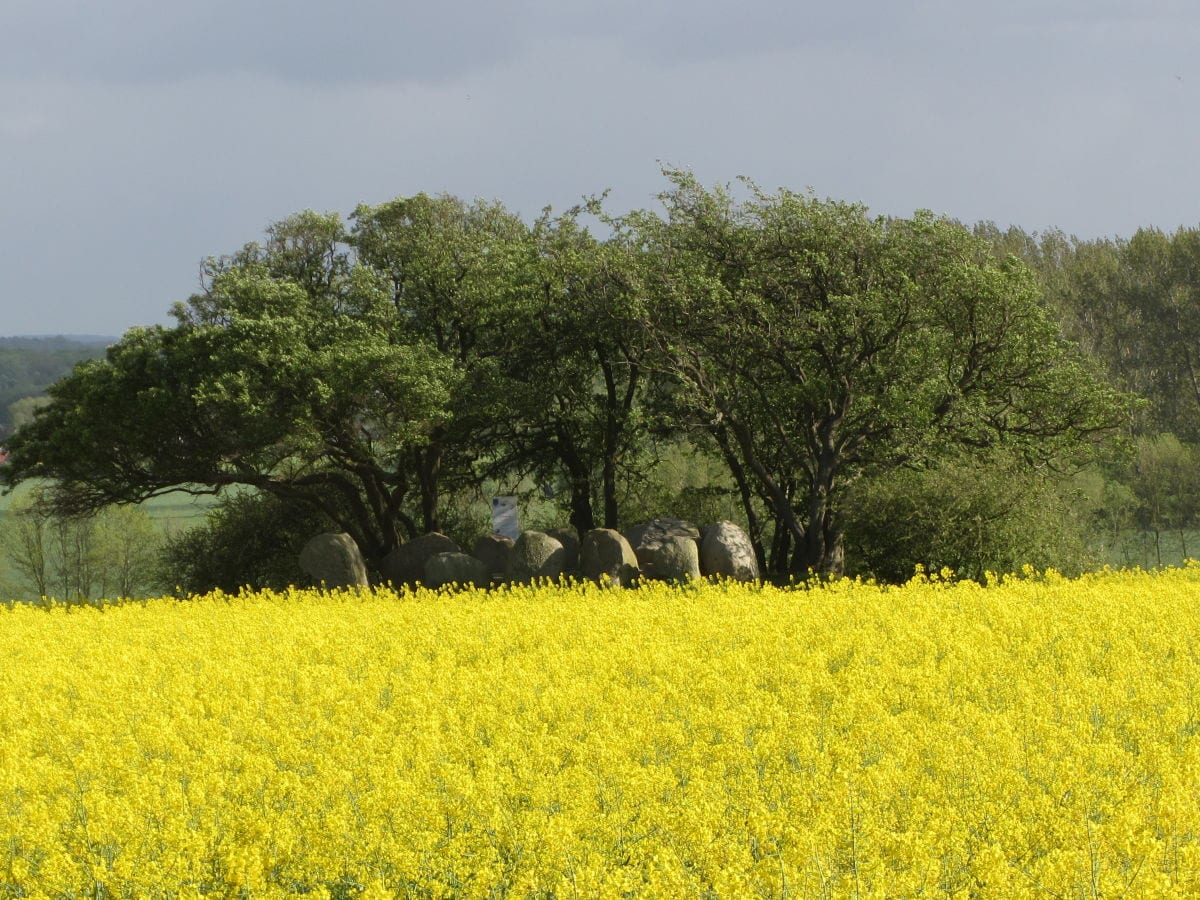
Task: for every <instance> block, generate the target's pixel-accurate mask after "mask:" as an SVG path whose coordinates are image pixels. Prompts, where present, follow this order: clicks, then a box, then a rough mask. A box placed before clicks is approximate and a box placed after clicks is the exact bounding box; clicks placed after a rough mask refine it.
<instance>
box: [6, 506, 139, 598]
mask: <svg viewBox="0 0 1200 900" xmlns="http://www.w3.org/2000/svg"><path fill="white" fill-rule="evenodd" d="M160 541H161V539H160V536H159V533H158V531H157V530H156V529H155V528H154V525H153V523H152V522H151V520H150V517H149V516H148V515H147V514H146V512H145V511H144V510H142V509H139V508H136V507H129V506H110V507H106V508H104V509H101V510H99V511H98V512H96V513H94V514H91V515H86V516H64V515H60V514H57V513H55V512H54V510H53V509H52V508H51V507H50V505H49V504H48V503H46V502H45V497H44V495H43V494H42V493H40V492H36V491H35V492H33V493H31V494H30V495H29V496H28V497H26V498H23V499H22V500H20V501H18V502H17V503H14V504H13V505H12V506H11V507H10V508H9V509H8V511H7V512H6V513H5V518H4V527H3V529H0V552H3V554H4V556H5V559H6V562H7V563H8V566H7V569H8V571H9V572H10V573H13V574H15V576H16V578H15V580H14V582H13V583H12V584H9V585H6V586H5V593H6V594H7V595H8V596H11V597H17V598H20V599H37V598H40V597H54V598H56V599H59V600H65V601H76V600H96V599H101V598H118V597H145V596H149V595H151V594H153V593H157V592H158V591H159V590H160V588H161V586H162V583H161V582H160V581H159V580H158V577H157V569H156V559H157V551H158V547H159V544H160Z"/></svg>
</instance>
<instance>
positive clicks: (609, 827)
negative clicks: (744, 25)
mask: <svg viewBox="0 0 1200 900" xmlns="http://www.w3.org/2000/svg"><path fill="white" fill-rule="evenodd" d="M1198 690H1200V568H1187V569H1183V570H1172V571H1168V572H1166V573H1163V574H1159V575H1149V574H1144V573H1105V574H1100V575H1094V576H1087V577H1084V578H1082V579H1080V580H1073V581H1072V580H1066V579H1063V578H1060V577H1058V576H1056V575H1054V574H1053V573H1051V574H1048V575H1032V576H1027V577H1024V578H1013V579H1006V580H1004V581H1003V582H1002V583H998V584H992V585H990V586H988V587H982V586H979V585H976V584H972V583H959V584H951V583H947V582H946V581H945V580H943V579H940V578H919V579H917V580H915V581H914V582H913V583H911V584H909V585H907V586H905V587H903V588H893V589H883V588H879V587H875V586H872V585H866V584H859V583H854V582H848V581H847V582H841V583H834V584H832V585H828V586H825V587H819V588H813V589H796V590H787V589H776V588H770V587H750V586H744V585H736V584H723V585H708V584H704V585H697V586H694V587H685V588H671V587H667V586H664V585H660V584H654V585H649V586H646V587H644V588H643V589H640V590H635V591H627V592H623V591H605V590H602V589H599V588H595V587H590V586H575V587H552V586H543V587H537V588H513V589H506V590H499V591H496V592H492V593H484V592H463V593H459V594H437V593H430V592H417V593H409V594H400V595H397V594H395V593H390V592H386V591H379V592H374V593H362V594H358V593H353V592H345V593H334V594H332V595H329V594H322V593H319V592H313V591H293V592H288V593H283V594H273V593H263V594H252V595H247V596H239V597H229V596H224V595H213V596H207V597H201V598H193V599H189V600H186V601H177V600H170V599H164V600H156V601H151V602H148V603H126V604H120V605H113V606H109V607H107V608H103V609H94V608H78V607H73V608H72V607H57V608H53V609H49V610H46V609H38V608H31V607H27V606H20V605H18V606H16V607H14V608H12V609H0V834H2V837H3V845H2V846H0V897H80V898H82V897H88V898H99V897H136V898H153V897H181V898H182V897H221V898H228V897H255V898H258V897H290V896H296V895H300V896H308V897H371V898H378V897H460V896H461V897H514V898H515V897H521V898H523V897H556V898H575V897H621V896H631V897H784V896H791V897H801V898H809V897H918V896H919V897H934V896H954V897H1022V896H1028V897H1063V898H1091V897H1160V896H1200V799H1198V797H1200V738H1198V735H1200V696H1198Z"/></svg>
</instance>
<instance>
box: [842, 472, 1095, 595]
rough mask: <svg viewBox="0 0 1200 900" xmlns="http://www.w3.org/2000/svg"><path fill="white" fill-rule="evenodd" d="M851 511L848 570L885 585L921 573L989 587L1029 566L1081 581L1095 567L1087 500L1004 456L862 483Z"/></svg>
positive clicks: (851, 501) (849, 506) (849, 507)
mask: <svg viewBox="0 0 1200 900" xmlns="http://www.w3.org/2000/svg"><path fill="white" fill-rule="evenodd" d="M846 508H847V510H848V512H847V519H846V564H847V570H848V571H849V572H850V573H851V574H855V575H862V576H866V577H873V578H876V579H878V580H880V581H883V582H891V583H898V582H903V581H906V580H907V579H908V578H911V577H912V574H913V572H914V570H915V568H916V566H918V565H920V566H924V567H925V569H926V570H927V571H938V570H940V569H941V568H943V567H949V568H951V569H953V570H954V571H955V572H956V573H957V574H958V575H960V576H962V577H966V578H973V579H976V580H982V579H983V578H984V573H986V572H992V573H997V574H1003V573H1007V572H1013V571H1017V570H1019V569H1020V568H1021V567H1022V566H1023V565H1026V564H1030V565H1033V566H1035V567H1037V568H1050V567H1052V568H1055V569H1058V570H1059V571H1062V572H1064V573H1077V572H1079V571H1082V570H1083V569H1085V568H1087V566H1088V565H1090V564H1091V563H1092V562H1093V561H1094V560H1093V557H1092V555H1091V553H1090V551H1089V542H1088V529H1089V526H1090V524H1091V523H1090V516H1089V513H1090V512H1091V509H1090V505H1089V504H1087V503H1086V502H1084V497H1083V496H1082V494H1081V493H1080V492H1077V491H1075V490H1072V486H1071V485H1070V483H1069V482H1064V481H1062V480H1058V479H1054V478H1051V477H1046V476H1045V475H1041V474H1038V473H1035V472H1031V471H1030V470H1029V469H1028V467H1026V466H1025V465H1023V464H1022V463H1021V461H1020V460H1017V459H1014V458H1013V457H1011V456H1010V455H1006V454H990V455H989V456H987V457H985V458H982V459H980V458H972V457H968V456H958V457H954V458H952V459H948V460H944V461H942V462H940V463H938V464H937V465H935V466H933V467H930V468H926V469H921V470H912V469H899V470H896V471H893V472H889V473H886V474H883V475H880V476H878V477H876V478H872V479H867V480H864V481H862V482H860V483H859V484H858V485H856V486H855V489H854V490H853V491H852V493H851V497H850V499H849V502H848V503H847V507H846Z"/></svg>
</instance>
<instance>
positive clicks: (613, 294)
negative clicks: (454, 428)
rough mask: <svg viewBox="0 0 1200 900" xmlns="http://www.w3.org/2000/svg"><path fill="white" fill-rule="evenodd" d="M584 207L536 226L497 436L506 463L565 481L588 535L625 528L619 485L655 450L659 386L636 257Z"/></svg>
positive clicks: (576, 522) (573, 516)
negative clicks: (606, 235) (641, 317)
mask: <svg viewBox="0 0 1200 900" xmlns="http://www.w3.org/2000/svg"><path fill="white" fill-rule="evenodd" d="M593 210H595V207H593ZM583 211H584V210H583V208H575V209H572V210H569V211H568V212H566V213H565V214H563V215H560V216H557V217H552V216H551V214H550V212H549V210H547V211H546V212H545V213H544V214H543V216H542V217H541V218H540V219H539V220H538V221H537V222H536V223H535V225H534V228H533V232H532V238H533V241H534V248H535V256H534V258H533V260H532V261H531V263H530V275H529V276H527V278H526V279H525V280H526V281H529V282H531V286H532V290H533V293H532V298H531V302H528V303H525V304H523V305H522V306H520V307H519V308H517V309H514V315H517V316H519V317H520V321H521V323H522V327H521V329H520V334H521V335H522V339H521V340H519V341H517V342H516V343H514V344H513V345H512V346H511V347H510V348H509V349H508V352H507V353H506V355H505V357H504V360H503V369H502V370H503V372H504V376H505V378H506V381H507V383H508V384H509V385H510V388H509V390H508V391H507V396H508V397H509V399H510V407H509V410H508V411H507V413H506V416H505V419H506V421H507V422H508V423H509V425H508V427H507V428H506V429H501V430H499V431H498V432H497V436H498V437H499V438H500V439H501V443H502V445H503V446H504V447H505V449H506V451H507V452H506V453H505V455H504V456H502V457H501V458H500V459H499V460H498V462H499V463H500V466H499V467H498V468H500V469H501V470H503V469H505V468H507V469H508V470H510V471H511V470H514V469H515V470H517V471H526V472H529V473H531V474H534V475H535V476H536V477H538V478H539V480H548V481H557V480H561V482H562V483H563V484H565V485H566V495H567V498H568V499H567V503H568V508H569V515H570V522H571V524H572V526H574V527H575V529H576V530H577V531H578V532H579V533H580V534H581V535H582V534H584V533H586V532H587V531H588V530H590V529H592V528H595V527H596V525H597V524H603V525H604V527H607V528H616V527H618V524H619V521H620V510H619V502H618V500H619V494H620V490H619V489H620V485H621V482H622V481H623V480H624V479H625V478H627V477H628V476H629V474H630V472H631V470H632V468H633V466H634V465H635V464H636V463H638V462H642V461H643V460H642V459H640V457H642V456H645V450H646V448H647V447H648V446H649V441H648V438H649V436H650V421H649V419H648V417H647V416H646V414H645V413H646V402H647V397H648V395H649V394H650V393H651V391H652V390H653V385H651V384H650V382H649V379H648V378H647V377H646V373H645V371H644V368H643V359H644V356H645V353H646V340H645V335H644V333H643V332H642V330H641V328H640V327H639V326H638V324H637V322H636V320H635V319H634V318H633V317H632V316H630V314H629V306H630V303H631V302H632V296H631V294H630V286H631V259H632V258H631V257H630V255H629V254H628V253H627V252H625V248H624V247H623V246H621V245H619V244H616V243H605V242H601V241H599V240H597V239H596V238H595V237H593V236H592V235H591V234H590V233H589V232H588V231H587V229H586V228H584V227H583V226H582V225H581V224H580V221H579V219H580V216H581V214H582V213H583ZM532 334H536V335H538V339H537V340H530V339H529V338H528V335H532ZM659 430H660V431H662V430H663V429H659Z"/></svg>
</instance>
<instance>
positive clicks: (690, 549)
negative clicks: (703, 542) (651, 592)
mask: <svg viewBox="0 0 1200 900" xmlns="http://www.w3.org/2000/svg"><path fill="white" fill-rule="evenodd" d="M635 554H636V556H637V561H638V564H639V565H640V566H641V568H642V574H643V575H644V576H645V577H647V578H654V579H657V580H658V581H688V580H691V579H694V578H699V577H700V548H699V546H698V545H697V543H696V539H695V538H692V537H687V536H686V535H675V534H668V535H664V536H663V537H662V538H659V539H658V540H655V541H653V542H650V543H646V542H645V541H643V542H642V546H641V547H640V548H639V549H638V550H636V551H635Z"/></svg>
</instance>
